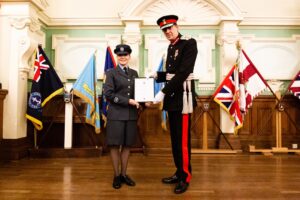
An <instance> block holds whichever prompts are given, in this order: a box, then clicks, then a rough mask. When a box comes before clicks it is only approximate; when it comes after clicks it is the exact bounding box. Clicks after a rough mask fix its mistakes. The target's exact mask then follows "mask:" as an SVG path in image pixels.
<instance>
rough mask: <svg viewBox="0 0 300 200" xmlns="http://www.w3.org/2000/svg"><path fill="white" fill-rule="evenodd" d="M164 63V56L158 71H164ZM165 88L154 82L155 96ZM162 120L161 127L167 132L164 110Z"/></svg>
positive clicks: (162, 84)
mask: <svg viewBox="0 0 300 200" xmlns="http://www.w3.org/2000/svg"><path fill="white" fill-rule="evenodd" d="M164 63H165V60H164V56H162V58H161V61H160V63H159V66H158V68H157V70H156V71H164ZM163 87H164V83H156V82H154V94H155V95H156V94H157V93H158V92H159V91H160V90H161V89H162V88H163ZM161 109H162V106H161ZM161 119H162V122H161V127H162V128H163V130H164V131H167V112H166V111H164V110H163V111H162V112H161Z"/></svg>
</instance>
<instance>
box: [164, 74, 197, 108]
mask: <svg viewBox="0 0 300 200" xmlns="http://www.w3.org/2000/svg"><path fill="white" fill-rule="evenodd" d="M174 76H175V74H169V73H167V75H166V80H167V81H169V80H171V79H172V78H173V77H174ZM194 79H195V78H194V74H193V73H190V75H189V76H188V77H187V79H186V80H185V81H184V82H183V107H182V114H188V113H193V96H192V84H191V80H194Z"/></svg>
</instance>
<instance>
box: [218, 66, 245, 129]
mask: <svg viewBox="0 0 300 200" xmlns="http://www.w3.org/2000/svg"><path fill="white" fill-rule="evenodd" d="M213 98H214V101H215V102H217V103H218V104H219V105H220V106H221V107H222V108H223V109H224V110H225V111H226V112H227V113H228V114H229V115H230V119H231V120H232V121H234V132H235V133H237V131H238V129H240V128H242V127H243V118H242V114H241V111H240V106H239V76H238V69H237V66H236V65H234V66H233V67H232V69H231V70H230V72H229V73H228V75H227V76H226V77H225V79H224V80H223V82H222V83H221V84H220V86H219V87H218V89H217V90H216V91H215V93H214V94H213Z"/></svg>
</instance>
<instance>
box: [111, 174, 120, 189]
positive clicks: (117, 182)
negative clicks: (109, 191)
mask: <svg viewBox="0 0 300 200" xmlns="http://www.w3.org/2000/svg"><path fill="white" fill-rule="evenodd" d="M112 186H113V188H115V189H119V188H120V187H121V176H115V177H114V180H113V184H112Z"/></svg>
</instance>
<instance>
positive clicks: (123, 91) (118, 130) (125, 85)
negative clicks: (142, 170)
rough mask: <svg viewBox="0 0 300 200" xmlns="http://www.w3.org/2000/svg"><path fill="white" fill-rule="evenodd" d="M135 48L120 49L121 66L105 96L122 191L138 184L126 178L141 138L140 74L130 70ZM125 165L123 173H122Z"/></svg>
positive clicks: (117, 181) (107, 84)
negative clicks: (136, 82) (136, 86)
mask: <svg viewBox="0 0 300 200" xmlns="http://www.w3.org/2000/svg"><path fill="white" fill-rule="evenodd" d="M131 51H132V50H131V48H130V46H128V45H125V44H120V45H117V46H116V48H115V50H114V53H115V54H117V61H118V65H117V66H116V67H115V68H113V69H111V70H109V71H108V72H107V73H106V81H105V83H104V95H105V97H106V98H107V100H108V102H109V104H108V109H107V129H106V130H107V135H106V142H107V145H108V146H109V147H110V155H111V159H112V163H113V168H114V178H113V187H114V188H115V189H119V188H120V187H121V184H122V183H125V184H126V185H129V186H135V182H134V181H133V180H132V179H131V178H130V177H129V176H128V175H127V174H126V170H127V164H128V158H129V154H130V146H132V145H133V144H135V142H136V138H137V116H138V108H139V106H140V105H139V103H138V102H137V101H135V100H134V79H135V78H137V77H138V73H137V71H135V70H133V69H131V68H129V66H128V62H129V60H130V54H131ZM119 162H121V173H120V172H119Z"/></svg>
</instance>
